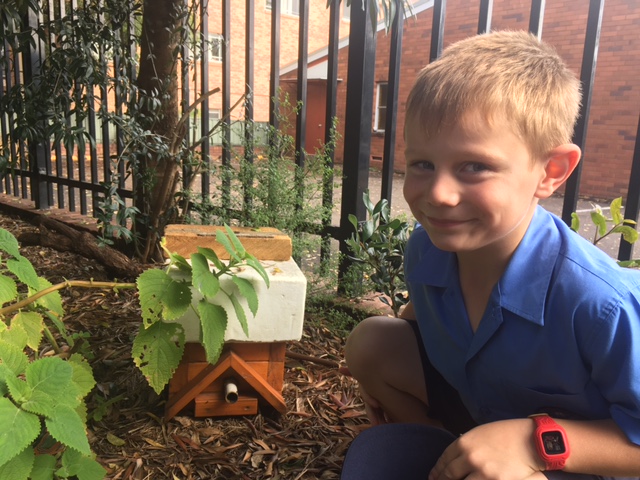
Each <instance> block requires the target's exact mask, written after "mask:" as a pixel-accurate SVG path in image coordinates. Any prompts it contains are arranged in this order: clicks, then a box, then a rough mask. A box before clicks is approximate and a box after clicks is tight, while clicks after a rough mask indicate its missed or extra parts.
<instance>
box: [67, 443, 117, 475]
mask: <svg viewBox="0 0 640 480" xmlns="http://www.w3.org/2000/svg"><path fill="white" fill-rule="evenodd" d="M106 473H107V472H106V471H105V470H104V468H102V466H101V465H100V464H99V463H98V462H96V461H95V460H94V458H93V456H92V455H82V454H81V453H79V452H76V451H75V450H69V449H67V450H65V451H64V453H63V454H62V468H61V469H60V471H59V472H58V474H59V475H60V476H63V475H64V476H65V477H72V476H74V475H75V476H76V477H78V480H102V479H103V478H104V476H105V474H106Z"/></svg>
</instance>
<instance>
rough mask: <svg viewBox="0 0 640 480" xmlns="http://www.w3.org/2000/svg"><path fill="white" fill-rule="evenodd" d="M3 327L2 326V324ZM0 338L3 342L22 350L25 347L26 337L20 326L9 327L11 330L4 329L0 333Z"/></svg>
mask: <svg viewBox="0 0 640 480" xmlns="http://www.w3.org/2000/svg"><path fill="white" fill-rule="evenodd" d="M3 325H4V324H3ZM0 338H1V339H2V340H4V341H5V342H7V343H9V344H11V345H15V346H16V347H18V348H20V349H23V348H24V347H26V346H27V342H28V340H29V339H28V337H27V332H25V331H24V328H22V327H21V326H20V325H13V324H12V325H11V328H6V329H3V330H2V331H0Z"/></svg>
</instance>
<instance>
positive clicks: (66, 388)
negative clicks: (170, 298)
mask: <svg viewBox="0 0 640 480" xmlns="http://www.w3.org/2000/svg"><path fill="white" fill-rule="evenodd" d="M0 252H1V256H0V303H1V305H2V306H3V307H4V306H5V305H6V304H11V303H14V302H16V301H18V300H20V299H21V297H22V296H23V295H22V294H20V293H19V292H26V293H27V294H28V295H33V294H35V293H38V292H40V291H42V290H44V289H45V288H47V287H50V286H51V284H50V283H49V282H48V281H47V280H46V279H44V278H41V277H39V276H38V275H37V273H36V271H35V269H34V268H33V266H32V265H31V262H29V260H27V259H26V258H25V257H23V256H22V255H21V254H20V249H19V246H18V242H17V241H16V239H15V237H13V235H11V234H10V233H9V232H7V231H6V230H4V229H0ZM3 311H7V310H6V309H5V308H3ZM12 313H13V315H12V316H10V315H9V314H6V315H2V316H0V425H2V429H0V478H11V479H21V478H25V479H26V478H33V479H51V478H54V476H55V478H70V477H72V476H73V475H77V476H78V478H81V479H87V480H93V479H100V478H103V477H104V474H105V471H104V469H103V468H102V467H101V466H100V465H99V464H98V463H97V462H96V461H95V459H94V456H93V453H92V452H91V448H90V446H89V441H88V438H87V433H86V414H85V411H86V409H85V406H84V398H85V397H86V396H87V395H88V394H89V392H90V391H91V390H92V389H93V387H94V385H95V380H94V378H93V374H92V371H91V367H90V366H89V364H88V363H87V361H86V360H85V359H84V358H83V357H82V356H80V355H79V354H72V355H71V356H69V354H68V352H66V351H64V350H63V349H60V348H59V347H58V345H57V344H56V343H55V340H54V337H53V335H52V329H53V330H54V331H57V332H58V334H59V335H60V336H61V337H62V338H63V339H67V340H70V341H71V342H72V341H73V340H72V337H71V336H70V335H68V334H67V332H66V331H65V330H64V324H63V323H62V322H61V321H60V317H61V316H62V314H63V311H62V301H61V298H60V294H59V293H58V292H57V291H52V292H51V293H49V294H47V295H44V296H42V297H40V298H38V299H35V300H34V301H32V302H30V303H28V304H26V305H25V306H23V307H22V308H21V309H19V310H17V312H12ZM45 338H46V339H47V340H49V341H50V342H52V344H53V346H54V352H55V354H54V356H40V351H41V344H42V342H43V340H44V339H45ZM71 345H72V343H71ZM46 440H48V441H49V442H50V443H57V444H59V446H60V451H61V453H58V454H56V455H40V454H39V449H38V445H39V444H41V443H42V442H44V441H46ZM71 464H73V465H78V464H81V465H82V466H83V470H82V473H79V472H78V471H77V469H71V470H70V469H69V468H68V466H67V465H71Z"/></svg>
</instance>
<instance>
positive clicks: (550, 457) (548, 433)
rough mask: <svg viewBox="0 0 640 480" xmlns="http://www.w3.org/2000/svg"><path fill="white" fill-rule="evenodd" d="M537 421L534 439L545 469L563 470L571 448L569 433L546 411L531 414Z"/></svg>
mask: <svg viewBox="0 0 640 480" xmlns="http://www.w3.org/2000/svg"><path fill="white" fill-rule="evenodd" d="M529 418H532V419H533V421H534V422H536V431H535V433H534V434H533V441H534V442H535V444H536V449H537V450H538V454H539V455H540V458H542V460H544V464H545V470H562V469H563V468H564V464H565V462H566V461H567V458H569V454H570V453H571V450H570V449H569V442H568V441H567V433H566V432H565V431H564V428H562V427H561V426H560V425H558V424H557V423H556V422H555V421H554V420H553V418H551V417H550V416H549V415H547V414H546V413H542V414H536V415H531V416H530V417H529Z"/></svg>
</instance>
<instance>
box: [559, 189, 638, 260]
mask: <svg viewBox="0 0 640 480" xmlns="http://www.w3.org/2000/svg"><path fill="white" fill-rule="evenodd" d="M594 207H595V208H594V210H593V211H592V212H591V221H592V222H593V224H594V225H595V227H596V230H595V233H594V235H593V240H592V242H593V244H594V245H597V244H598V243H599V242H600V241H601V240H603V239H604V238H606V237H608V236H609V235H612V234H620V235H622V238H624V239H625V240H626V241H627V242H629V243H635V242H636V241H637V240H638V231H637V230H636V229H635V228H634V227H635V225H636V222H635V221H634V220H631V219H629V218H624V215H623V214H622V197H618V198H615V199H613V201H612V202H611V204H610V205H609V210H610V212H611V218H607V217H606V216H605V215H604V213H603V212H602V208H600V206H598V205H595V206H594ZM610 224H611V226H610ZM571 229H572V230H573V231H575V232H578V231H579V230H580V218H579V217H578V214H577V213H576V212H573V213H572V214H571ZM618 264H619V265H620V266H622V267H640V260H627V261H620V262H618Z"/></svg>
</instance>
